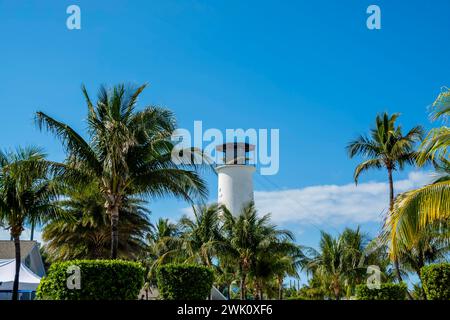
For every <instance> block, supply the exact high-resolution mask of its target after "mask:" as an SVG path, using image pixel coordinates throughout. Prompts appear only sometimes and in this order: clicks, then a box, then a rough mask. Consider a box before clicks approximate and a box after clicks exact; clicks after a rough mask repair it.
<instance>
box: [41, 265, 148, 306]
mask: <svg viewBox="0 0 450 320" xmlns="http://www.w3.org/2000/svg"><path fill="white" fill-rule="evenodd" d="M74 266H77V267H79V271H80V272H79V275H80V277H79V279H80V282H79V284H80V286H79V288H77V285H76V284H77V282H76V281H72V280H73V279H74V278H75V277H76V271H75V270H74V269H75V268H76V267H75V268H74ZM144 274H145V270H144V268H143V267H142V266H141V265H140V264H139V263H137V262H131V261H122V260H73V261H66V262H57V263H53V264H52V265H51V266H50V269H49V272H48V275H47V276H46V277H44V278H42V280H41V283H40V284H39V287H38V288H37V291H36V298H37V299H39V300H137V299H138V295H139V291H140V290H141V288H142V286H143V284H144ZM68 284H74V285H75V286H73V285H72V286H71V288H70V289H69V286H68Z"/></svg>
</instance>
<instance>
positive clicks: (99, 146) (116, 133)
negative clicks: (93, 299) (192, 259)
mask: <svg viewBox="0 0 450 320" xmlns="http://www.w3.org/2000/svg"><path fill="white" fill-rule="evenodd" d="M145 87H146V85H143V86H140V87H139V88H137V89H132V88H129V89H126V88H125V86H124V85H118V86H115V87H114V88H112V89H111V90H108V89H107V88H105V87H101V88H100V90H99V93H98V100H97V102H96V103H95V104H94V103H93V102H92V101H91V98H90V97H89V95H88V93H87V90H86V88H85V87H83V88H82V91H83V94H84V97H85V99H86V103H87V107H88V116H87V126H88V130H87V134H88V138H89V139H88V140H87V141H86V140H85V139H84V138H83V137H82V136H81V135H80V134H78V133H77V132H76V131H75V130H74V129H72V128H71V127H70V126H69V125H67V124H64V123H62V122H59V121H57V120H55V119H54V118H52V117H50V116H49V115H47V114H45V113H43V112H37V115H36V121H37V124H38V126H39V128H40V129H42V128H46V129H47V130H49V131H50V132H52V133H54V134H55V135H56V136H57V137H58V138H59V139H60V140H61V142H62V144H63V146H64V148H65V149H66V151H67V162H66V169H67V171H68V172H72V174H71V176H74V175H75V173H76V176H77V182H79V183H86V182H89V181H91V180H93V179H94V180H97V181H99V182H100V183H101V185H100V192H101V194H102V196H103V198H104V201H105V209H106V214H107V216H108V217H109V219H110V223H111V239H112V241H111V258H113V259H115V258H117V251H118V244H119V228H118V226H119V216H120V210H121V208H122V207H123V204H124V201H125V199H126V198H129V197H132V196H135V195H140V196H148V197H161V196H164V195H165V194H172V195H175V196H177V197H181V198H183V199H185V200H187V201H190V202H192V201H193V198H195V197H205V196H206V193H207V189H206V187H205V184H204V182H203V180H202V179H201V178H200V177H199V175H198V174H197V172H196V171H195V170H190V169H191V168H192V166H190V165H189V164H181V165H177V164H175V162H174V161H172V150H173V149H174V144H173V143H172V142H171V140H170V138H171V136H172V134H173V132H174V130H175V120H174V116H173V114H172V113H171V112H170V111H168V110H166V109H162V108H159V107H152V106H148V107H145V108H144V109H143V110H141V111H137V110H136V104H137V100H138V97H139V96H140V94H141V93H142V91H143V90H144V89H145ZM74 172H75V173H74Z"/></svg>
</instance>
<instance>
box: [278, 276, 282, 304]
mask: <svg viewBox="0 0 450 320" xmlns="http://www.w3.org/2000/svg"><path fill="white" fill-rule="evenodd" d="M278 300H283V280H282V279H280V278H279V277H278Z"/></svg>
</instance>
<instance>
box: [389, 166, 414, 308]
mask: <svg viewBox="0 0 450 320" xmlns="http://www.w3.org/2000/svg"><path fill="white" fill-rule="evenodd" d="M388 175H389V214H391V213H392V211H393V210H394V178H393V177H392V168H391V167H388ZM394 267H395V273H396V274H397V279H398V281H399V282H403V278H402V274H401V272H400V263H399V261H398V258H397V257H396V258H395V260H394ZM406 295H407V296H408V298H409V300H414V299H413V297H412V296H411V294H410V293H409V291H408V290H406Z"/></svg>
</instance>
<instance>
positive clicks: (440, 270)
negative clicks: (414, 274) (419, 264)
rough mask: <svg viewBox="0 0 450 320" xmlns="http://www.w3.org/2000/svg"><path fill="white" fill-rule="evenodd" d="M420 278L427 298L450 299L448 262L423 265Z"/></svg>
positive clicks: (449, 267)
mask: <svg viewBox="0 0 450 320" xmlns="http://www.w3.org/2000/svg"><path fill="white" fill-rule="evenodd" d="M421 278H422V285H423V289H424V290H425V294H426V296H427V299H428V300H450V263H440V264H432V265H429V266H426V267H423V268H422V270H421Z"/></svg>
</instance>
